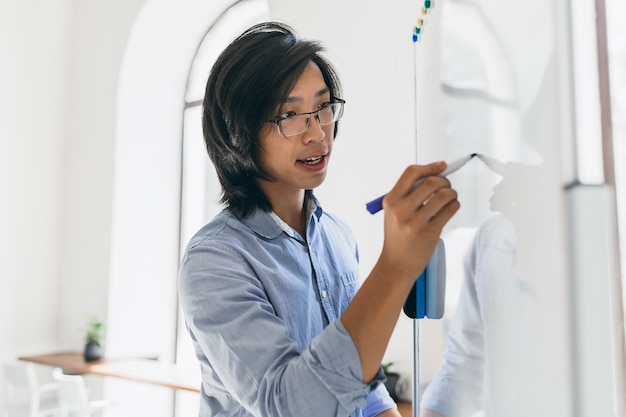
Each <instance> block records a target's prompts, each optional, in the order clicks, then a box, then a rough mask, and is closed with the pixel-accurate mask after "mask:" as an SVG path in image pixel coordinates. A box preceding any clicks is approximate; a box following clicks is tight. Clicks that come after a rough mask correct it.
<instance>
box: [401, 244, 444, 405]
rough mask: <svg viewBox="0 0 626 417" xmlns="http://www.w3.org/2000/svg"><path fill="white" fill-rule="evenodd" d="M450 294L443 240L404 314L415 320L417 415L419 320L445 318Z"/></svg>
mask: <svg viewBox="0 0 626 417" xmlns="http://www.w3.org/2000/svg"><path fill="white" fill-rule="evenodd" d="M445 295H446V253H445V246H444V244H443V240H441V239H439V242H438V243H437V247H436V248H435V251H434V253H433V256H432V257H431V258H430V261H429V262H428V265H426V268H425V269H424V272H422V273H421V274H420V276H419V277H418V278H417V279H416V280H415V284H414V285H413V289H412V290H411V292H410V293H409V296H408V297H407V300H406V302H405V303H404V313H405V314H406V315H407V316H409V317H410V318H412V319H413V417H418V416H419V410H420V395H419V394H420V357H419V353H420V352H419V351H420V349H419V346H420V344H419V322H418V320H420V319H424V318H428V319H441V318H442V317H443V313H444V307H445Z"/></svg>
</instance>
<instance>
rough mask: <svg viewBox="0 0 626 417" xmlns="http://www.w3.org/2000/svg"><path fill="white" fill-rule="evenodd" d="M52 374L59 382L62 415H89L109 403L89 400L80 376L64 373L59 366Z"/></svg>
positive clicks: (72, 416) (83, 416) (88, 416)
mask: <svg viewBox="0 0 626 417" xmlns="http://www.w3.org/2000/svg"><path fill="white" fill-rule="evenodd" d="M52 374H53V375H54V379H55V380H56V381H57V383H58V384H59V402H60V405H61V414H60V415H61V416H62V417H69V416H71V417H91V416H93V415H94V414H96V413H98V412H102V411H103V410H104V409H105V408H106V407H108V406H110V405H111V402H110V401H107V400H89V395H88V393H87V387H86V386H85V380H84V379H83V377H82V376H80V375H66V374H64V373H63V370H62V369H60V368H56V369H55V370H54V371H53V373H52Z"/></svg>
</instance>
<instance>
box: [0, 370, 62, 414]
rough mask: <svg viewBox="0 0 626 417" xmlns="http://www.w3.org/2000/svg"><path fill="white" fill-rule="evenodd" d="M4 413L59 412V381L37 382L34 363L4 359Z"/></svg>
mask: <svg viewBox="0 0 626 417" xmlns="http://www.w3.org/2000/svg"><path fill="white" fill-rule="evenodd" d="M4 384H5V393H6V395H5V407H4V411H3V416H4V417H48V416H58V415H60V411H61V410H60V407H59V401H58V397H57V390H58V385H57V384H55V383H45V384H40V383H39V379H38V377H37V370H36V368H35V364H33V363H30V362H21V361H11V362H5V363H4Z"/></svg>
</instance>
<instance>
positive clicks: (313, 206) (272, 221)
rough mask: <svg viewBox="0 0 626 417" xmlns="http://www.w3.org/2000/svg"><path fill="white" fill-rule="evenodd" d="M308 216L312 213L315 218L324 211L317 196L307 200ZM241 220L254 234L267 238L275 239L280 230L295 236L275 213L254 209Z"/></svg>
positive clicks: (319, 216) (289, 227) (290, 228)
mask: <svg viewBox="0 0 626 417" xmlns="http://www.w3.org/2000/svg"><path fill="white" fill-rule="evenodd" d="M307 211H308V216H307V217H308V218H309V219H310V218H311V215H314V216H315V217H316V218H317V220H318V221H319V219H320V218H321V217H322V214H323V213H324V211H323V210H322V206H321V205H320V204H319V201H318V200H317V198H315V197H313V196H312V198H311V199H310V200H309V207H308V210H307ZM242 222H243V223H244V224H245V225H246V226H248V227H249V228H250V229H252V230H253V231H254V232H255V233H256V234H258V235H260V236H262V237H264V238H267V239H275V238H277V237H278V236H279V235H280V234H281V233H282V232H285V233H287V235H289V236H290V237H294V236H295V231H294V230H293V228H292V227H291V226H289V225H288V224H287V223H285V222H284V221H283V220H282V219H281V218H280V217H278V215H277V214H276V213H274V212H273V211H272V212H266V211H263V210H255V211H254V213H252V214H251V215H250V216H248V217H246V218H245V219H243V220H242Z"/></svg>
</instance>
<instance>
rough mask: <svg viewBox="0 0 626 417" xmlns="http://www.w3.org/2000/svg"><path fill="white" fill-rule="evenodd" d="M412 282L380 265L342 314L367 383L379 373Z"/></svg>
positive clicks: (342, 319)
mask: <svg viewBox="0 0 626 417" xmlns="http://www.w3.org/2000/svg"><path fill="white" fill-rule="evenodd" d="M413 282H414V278H413V279H408V278H407V277H405V278H404V279H400V277H397V276H396V275H395V274H394V273H392V271H390V270H389V268H385V267H382V266H380V265H377V266H376V267H374V269H373V270H372V273H371V274H370V276H369V277H368V278H367V279H366V280H365V282H364V283H363V286H362V287H361V289H360V290H359V291H358V292H357V294H356V295H355V297H354V299H353V300H352V302H351V303H350V305H349V306H348V308H347V309H346V311H345V312H344V314H343V315H342V316H341V321H342V323H343V325H344V327H345V328H346V330H347V332H348V333H349V334H350V336H351V337H352V340H353V342H354V344H355V346H356V349H357V351H358V352H359V359H360V361H361V366H362V370H363V381H364V382H369V381H370V380H372V379H373V378H374V376H375V375H376V373H377V372H378V369H379V367H380V364H381V362H382V359H383V355H384V354H385V350H386V349H387V345H388V343H389V339H390V338H391V334H392V333H393V330H394V328H395V326H396V323H397V321H398V318H399V316H400V312H401V310H402V306H403V305H404V302H405V300H406V297H407V296H408V294H409V292H410V290H411V288H412V286H413Z"/></svg>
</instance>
